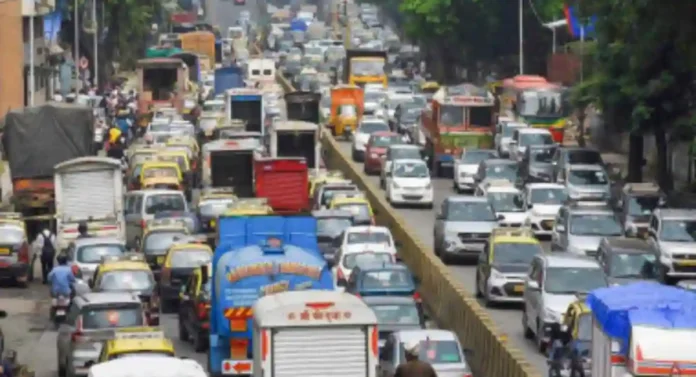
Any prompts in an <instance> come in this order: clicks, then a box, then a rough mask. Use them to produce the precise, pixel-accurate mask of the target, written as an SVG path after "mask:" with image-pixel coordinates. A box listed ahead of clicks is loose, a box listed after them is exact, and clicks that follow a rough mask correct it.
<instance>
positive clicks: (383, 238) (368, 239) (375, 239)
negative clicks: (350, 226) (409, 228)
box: [346, 231, 391, 246]
mask: <svg viewBox="0 0 696 377" xmlns="http://www.w3.org/2000/svg"><path fill="white" fill-rule="evenodd" d="M346 243H347V244H348V245H355V244H363V243H381V244H385V245H387V246H391V237H390V236H389V234H387V233H384V232H375V231H371V232H370V231H364V232H350V233H348V236H347V240H346Z"/></svg>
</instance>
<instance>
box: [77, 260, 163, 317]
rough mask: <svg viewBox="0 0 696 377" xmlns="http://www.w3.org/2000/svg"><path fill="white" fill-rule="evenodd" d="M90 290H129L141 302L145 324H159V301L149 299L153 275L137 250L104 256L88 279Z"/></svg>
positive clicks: (153, 282) (153, 284)
mask: <svg viewBox="0 0 696 377" xmlns="http://www.w3.org/2000/svg"><path fill="white" fill-rule="evenodd" d="M89 286H90V288H91V289H92V291H94V292H133V293H135V294H137V295H138V296H139V297H140V299H141V300H142V302H143V309H144V310H145V313H146V316H147V320H148V321H147V322H148V324H150V325H152V326H158V325H159V303H158V302H157V301H156V300H154V299H153V297H152V293H153V290H154V288H155V278H154V276H153V274H152V270H151V269H150V266H149V265H148V264H147V263H146V262H145V258H143V256H142V255H141V254H137V253H125V254H123V255H110V256H105V257H104V258H103V260H102V262H101V263H100V264H99V266H97V268H96V270H95V271H94V276H93V277H92V280H91V281H90V282H89Z"/></svg>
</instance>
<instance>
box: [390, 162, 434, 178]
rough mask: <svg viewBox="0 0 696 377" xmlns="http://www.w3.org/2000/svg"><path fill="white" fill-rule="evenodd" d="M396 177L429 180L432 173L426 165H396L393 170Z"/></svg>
mask: <svg viewBox="0 0 696 377" xmlns="http://www.w3.org/2000/svg"><path fill="white" fill-rule="evenodd" d="M392 174H393V175H394V177H399V178H427V177H429V176H430V171H429V170H428V167H427V166H425V164H424V163H423V164H396V166H394V169H393V173H392Z"/></svg>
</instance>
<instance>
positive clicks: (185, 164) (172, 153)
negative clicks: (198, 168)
mask: <svg viewBox="0 0 696 377" xmlns="http://www.w3.org/2000/svg"><path fill="white" fill-rule="evenodd" d="M155 158H156V159H157V160H158V161H164V162H175V163H176V164H177V165H179V170H181V174H182V176H183V177H184V188H185V189H186V192H187V195H189V196H190V195H191V193H190V191H191V190H193V188H195V187H197V186H196V185H197V182H196V180H195V175H194V174H193V172H192V171H191V162H190V158H189V153H188V152H187V151H186V150H185V149H181V148H168V149H163V150H162V151H160V152H159V153H157V154H156V155H155Z"/></svg>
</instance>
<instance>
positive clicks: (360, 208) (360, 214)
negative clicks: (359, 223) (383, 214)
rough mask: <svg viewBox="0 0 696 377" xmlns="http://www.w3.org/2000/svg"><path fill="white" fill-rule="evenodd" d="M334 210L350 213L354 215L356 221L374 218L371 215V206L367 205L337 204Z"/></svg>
mask: <svg viewBox="0 0 696 377" xmlns="http://www.w3.org/2000/svg"><path fill="white" fill-rule="evenodd" d="M332 209H337V210H340V211H346V212H350V214H351V215H353V218H356V219H369V218H370V217H372V214H371V213H370V206H369V205H368V204H367V203H343V204H337V205H335V206H333V207H332Z"/></svg>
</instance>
